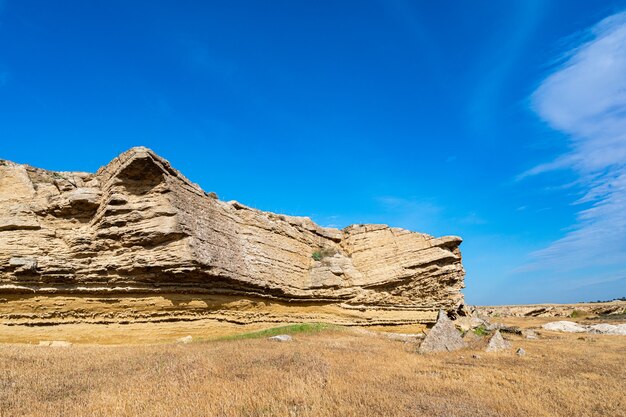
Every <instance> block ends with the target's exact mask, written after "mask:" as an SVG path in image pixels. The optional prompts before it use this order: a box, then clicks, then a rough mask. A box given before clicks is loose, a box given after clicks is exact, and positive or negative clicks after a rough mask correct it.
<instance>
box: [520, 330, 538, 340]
mask: <svg viewBox="0 0 626 417" xmlns="http://www.w3.org/2000/svg"><path fill="white" fill-rule="evenodd" d="M522 336H524V337H525V338H526V339H531V340H535V339H539V335H538V334H537V332H535V331H534V330H532V329H524V330H522Z"/></svg>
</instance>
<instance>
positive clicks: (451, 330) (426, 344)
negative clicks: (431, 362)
mask: <svg viewBox="0 0 626 417" xmlns="http://www.w3.org/2000/svg"><path fill="white" fill-rule="evenodd" d="M465 347H467V343H465V341H464V340H463V338H462V337H461V334H460V333H459V331H458V330H457V329H456V327H455V326H454V324H453V323H452V321H451V320H450V319H449V318H448V315H447V314H446V312H445V311H443V310H440V311H439V315H438V316H437V322H436V323H435V325H434V326H433V328H432V329H430V331H429V332H428V333H427V334H426V337H425V338H424V341H423V342H422V344H421V345H420V347H419V349H418V352H420V353H432V352H452V351H455V350H459V349H463V348H465Z"/></svg>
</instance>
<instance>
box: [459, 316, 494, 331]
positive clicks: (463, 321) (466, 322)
mask: <svg viewBox="0 0 626 417" xmlns="http://www.w3.org/2000/svg"><path fill="white" fill-rule="evenodd" d="M454 325H455V326H456V327H457V329H459V330H461V331H463V332H468V331H470V330H473V329H476V328H478V327H481V326H484V327H485V328H486V327H487V326H489V322H487V321H486V320H484V319H482V318H479V317H476V316H473V315H468V316H462V317H458V318H457V319H456V320H454Z"/></svg>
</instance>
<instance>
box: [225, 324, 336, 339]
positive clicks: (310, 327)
mask: <svg viewBox="0 0 626 417" xmlns="http://www.w3.org/2000/svg"><path fill="white" fill-rule="evenodd" d="M339 329H341V326H337V325H334V324H328V323H298V324H289V325H287V326H279V327H272V328H270V329H265V330H258V331H255V332H249V333H240V334H234V335H232V336H224V337H220V338H218V339H217V340H242V339H259V338H265V337H272V336H277V335H279V334H297V333H318V332H321V331H324V330H339Z"/></svg>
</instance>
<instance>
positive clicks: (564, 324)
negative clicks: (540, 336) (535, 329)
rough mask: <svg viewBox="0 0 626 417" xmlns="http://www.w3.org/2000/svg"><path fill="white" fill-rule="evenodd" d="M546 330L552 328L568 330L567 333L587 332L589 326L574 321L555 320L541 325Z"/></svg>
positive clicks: (555, 330) (558, 330)
mask: <svg viewBox="0 0 626 417" xmlns="http://www.w3.org/2000/svg"><path fill="white" fill-rule="evenodd" d="M541 327H542V328H543V329H545V330H550V331H554V332H567V333H585V332H587V328H586V327H585V326H583V325H581V324H578V323H575V322H573V321H566V320H562V321H553V322H550V323H546V324H544V325H543V326H541Z"/></svg>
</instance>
